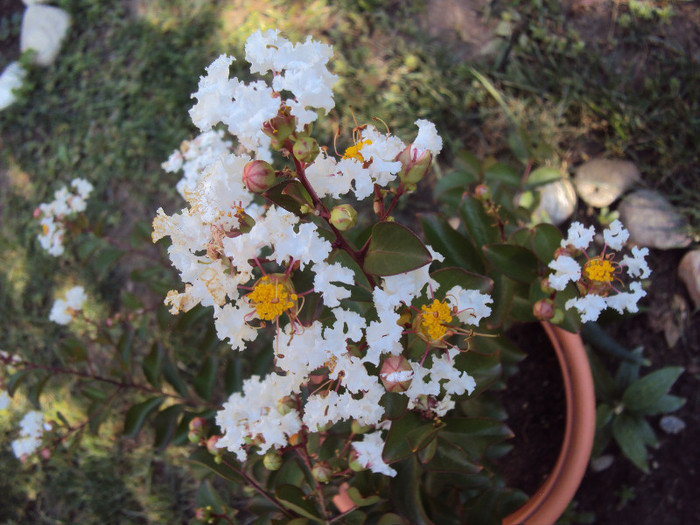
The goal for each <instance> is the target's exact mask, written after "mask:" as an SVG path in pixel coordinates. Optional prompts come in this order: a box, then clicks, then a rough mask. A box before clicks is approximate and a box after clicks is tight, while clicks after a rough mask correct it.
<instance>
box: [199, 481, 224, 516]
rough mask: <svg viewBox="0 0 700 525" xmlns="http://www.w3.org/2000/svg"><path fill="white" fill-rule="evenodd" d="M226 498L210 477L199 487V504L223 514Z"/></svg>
mask: <svg viewBox="0 0 700 525" xmlns="http://www.w3.org/2000/svg"><path fill="white" fill-rule="evenodd" d="M224 505H225V503H224V500H223V499H222V498H221V496H220V495H219V493H218V492H217V491H216V489H215V488H214V487H213V486H212V484H211V482H210V481H209V480H208V479H205V480H203V481H201V482H200V484H199V488H198V489H197V506H198V507H211V508H212V509H213V510H214V512H216V513H217V514H221V513H223V512H224Z"/></svg>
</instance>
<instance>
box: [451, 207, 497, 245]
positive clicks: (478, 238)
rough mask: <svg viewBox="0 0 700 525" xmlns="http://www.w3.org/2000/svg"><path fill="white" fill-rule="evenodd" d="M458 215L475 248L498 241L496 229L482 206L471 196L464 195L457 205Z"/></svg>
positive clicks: (492, 220)
mask: <svg viewBox="0 0 700 525" xmlns="http://www.w3.org/2000/svg"><path fill="white" fill-rule="evenodd" d="M459 215H460V217H461V218H462V222H463V223H464V227H465V228H466V229H467V233H469V236H470V237H471V240H472V242H473V243H474V245H475V246H485V245H487V244H492V243H495V242H498V241H499V240H500V234H499V231H498V227H497V226H496V225H495V221H494V219H493V217H490V216H489V215H488V214H487V213H486V211H485V210H484V206H483V205H482V204H481V202H480V201H478V200H477V199H476V198H474V197H473V196H471V195H465V196H464V198H463V199H462V202H460V203H459Z"/></svg>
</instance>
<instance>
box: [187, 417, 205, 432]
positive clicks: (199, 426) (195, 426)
mask: <svg viewBox="0 0 700 525" xmlns="http://www.w3.org/2000/svg"><path fill="white" fill-rule="evenodd" d="M206 426H207V420H206V419H204V418H203V417H196V418H194V419H193V420H192V421H190V425H189V427H190V430H203V429H204V428H205V427H206Z"/></svg>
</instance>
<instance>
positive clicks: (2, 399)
mask: <svg viewBox="0 0 700 525" xmlns="http://www.w3.org/2000/svg"><path fill="white" fill-rule="evenodd" d="M10 403H11V400H10V394H8V393H7V391H6V390H3V391H2V392H0V410H7V409H8V408H10Z"/></svg>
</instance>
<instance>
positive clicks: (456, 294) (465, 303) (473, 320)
mask: <svg viewBox="0 0 700 525" xmlns="http://www.w3.org/2000/svg"><path fill="white" fill-rule="evenodd" d="M445 299H446V300H447V303H448V304H449V305H450V306H451V307H454V308H457V318H458V319H459V320H460V322H462V323H464V324H472V325H478V324H479V323H480V322H481V320H482V319H484V318H486V317H488V316H489V315H491V308H490V307H489V306H488V305H489V304H491V303H492V302H493V299H491V297H490V296H489V295H486V294H483V293H481V292H478V291H477V290H464V289H463V288H461V287H459V286H453V287H452V288H450V290H449V291H448V292H447V293H446V294H445Z"/></svg>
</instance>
